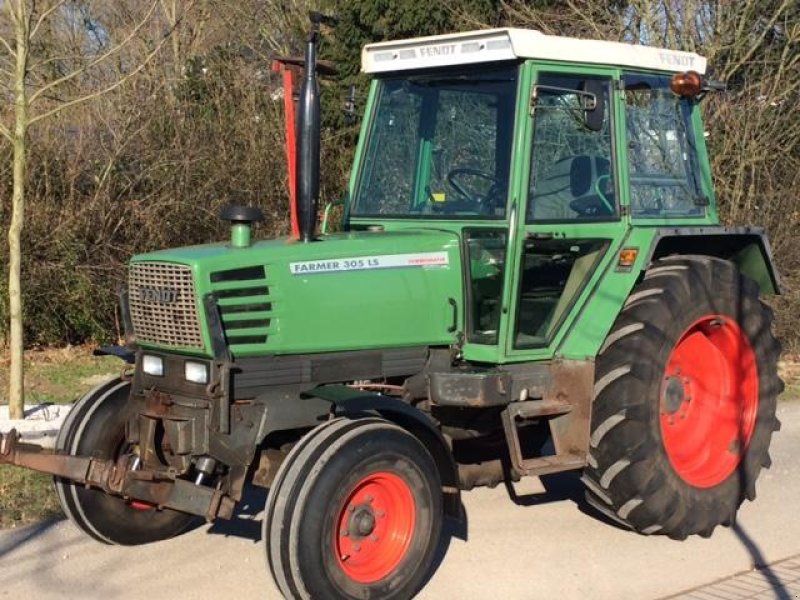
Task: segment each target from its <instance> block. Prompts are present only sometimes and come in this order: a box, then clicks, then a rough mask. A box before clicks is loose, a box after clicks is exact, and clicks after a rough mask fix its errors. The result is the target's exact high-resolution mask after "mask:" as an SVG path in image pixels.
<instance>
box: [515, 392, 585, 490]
mask: <svg viewBox="0 0 800 600" xmlns="http://www.w3.org/2000/svg"><path fill="white" fill-rule="evenodd" d="M574 408H575V405H574V404H571V403H569V402H567V401H565V400H560V399H544V400H529V401H526V402H514V403H512V404H509V405H508V406H507V407H506V409H505V410H504V411H503V412H502V413H501V419H502V422H503V430H504V432H505V437H506V443H507V445H508V453H509V456H510V458H511V466H512V467H513V469H514V470H515V471H516V472H517V473H518V474H519V475H520V476H530V475H535V476H538V475H547V474H550V473H558V472H560V471H569V470H572V469H581V468H583V467H584V466H586V454H585V452H583V453H581V452H579V451H576V450H575V448H574V446H572V445H569V444H564V443H563V440H562V439H560V438H559V436H560V435H561V436H563V435H564V433H565V432H568V431H569V429H570V427H569V424H570V423H569V421H570V417H571V416H572V415H570V413H572V412H573V410H574ZM537 418H543V419H548V420H549V421H550V423H551V428H550V429H551V432H552V434H553V441H554V444H555V446H556V450H557V453H556V454H555V455H553V456H541V457H536V458H525V457H524V456H523V455H522V448H521V444H520V441H519V428H518V427H517V419H537ZM556 420H560V421H561V422H562V424H561V426H556V427H554V426H553V423H554V421H556ZM572 420H575V417H574V416H573V419H572ZM563 446H567V448H566V449H565V451H561V452H559V451H558V450H559V448H562V447H563Z"/></svg>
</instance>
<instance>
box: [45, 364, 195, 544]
mask: <svg viewBox="0 0 800 600" xmlns="http://www.w3.org/2000/svg"><path fill="white" fill-rule="evenodd" d="M129 393H130V383H129V382H126V381H122V380H121V379H119V378H115V379H112V380H111V381H108V382H107V383H104V384H102V385H100V386H98V387H96V388H95V389H93V390H92V391H91V392H89V393H88V394H86V395H85V396H84V397H83V398H81V399H80V400H78V402H76V403H75V405H74V406H73V407H72V410H71V411H70V413H69V415H68V416H67V419H66V420H65V421H64V424H63V426H62V427H61V430H60V431H59V434H58V437H57V438H56V449H58V450H63V451H66V452H69V453H70V454H74V455H83V456H94V457H97V458H105V459H115V458H117V457H118V456H119V455H120V453H121V452H123V451H124V450H125V445H126V442H125V422H126V420H127V417H128V412H127V411H126V410H125V408H126V406H127V402H128V395H129ZM54 483H55V488H56V493H57V494H58V499H59V502H60V504H61V508H62V510H63V511H64V514H66V516H67V517H68V518H69V519H70V520H71V521H72V522H73V523H74V524H75V525H77V526H78V528H79V529H81V530H82V531H83V532H84V533H86V534H88V535H89V536H91V537H93V538H94V539H96V540H98V541H101V542H104V543H106V544H120V545H137V544H146V543H149V542H156V541H159V540H165V539H168V538H171V537H174V536H176V535H178V534H179V533H181V532H183V531H184V530H185V529H186V528H187V527H189V525H191V523H192V522H193V521H194V520H195V517H193V516H192V515H187V514H185V513H181V512H177V511H173V510H169V509H164V510H156V509H155V508H154V507H150V506H148V505H143V504H140V503H132V502H129V501H126V500H124V499H123V498H120V497H118V496H111V495H109V494H106V493H104V492H103V491H101V490H97V489H91V488H89V489H87V488H86V487H85V486H83V485H76V484H75V483H72V482H70V481H68V480H65V479H60V478H58V477H56V478H54Z"/></svg>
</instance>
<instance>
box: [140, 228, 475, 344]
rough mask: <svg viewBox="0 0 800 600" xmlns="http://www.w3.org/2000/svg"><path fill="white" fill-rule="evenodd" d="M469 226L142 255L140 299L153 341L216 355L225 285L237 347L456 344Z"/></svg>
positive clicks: (228, 328) (143, 335)
mask: <svg viewBox="0 0 800 600" xmlns="http://www.w3.org/2000/svg"><path fill="white" fill-rule="evenodd" d="M461 272H462V270H461V256H460V252H459V238H458V236H457V235H456V234H454V233H452V232H444V231H438V230H425V229H420V230H404V231H394V232H383V231H381V232H352V233H342V234H334V235H329V236H323V237H322V238H321V240H320V241H317V242H314V243H309V244H302V243H298V242H296V241H295V240H291V239H287V238H282V239H275V240H267V241H261V242H257V243H255V244H253V245H251V246H248V247H246V248H231V247H230V246H229V245H227V244H224V243H220V244H209V245H203V246H192V247H186V248H178V249H173V250H163V251H159V252H152V253H149V254H143V255H139V256H135V257H134V258H133V259H132V260H131V264H130V270H129V290H128V300H129V304H130V313H131V320H132V322H133V326H134V331H135V334H136V339H137V342H138V343H139V344H140V345H141V346H143V347H150V348H159V349H171V350H174V351H178V352H184V353H189V354H196V355H206V356H208V355H210V354H211V343H210V333H209V331H210V330H209V326H208V315H207V314H206V310H207V309H206V307H205V304H206V303H205V302H204V299H205V298H206V297H207V296H208V295H209V294H213V297H214V298H215V299H216V303H217V305H218V307H219V312H220V315H221V318H222V324H223V329H224V333H225V337H226V340H227V343H228V345H229V347H230V349H231V351H232V353H233V355H234V356H257V355H264V354H297V353H313V352H330V351H339V350H355V349H369V348H391V347H403V346H416V345H433V344H445V345H446V344H450V343H453V342H454V341H455V339H456V335H457V334H456V332H457V331H459V330H461V329H462V328H461V327H460V322H459V319H460V316H459V315H460V314H461V311H460V310H459V308H458V307H459V306H460V305H461V304H462V300H463V291H462V279H461Z"/></svg>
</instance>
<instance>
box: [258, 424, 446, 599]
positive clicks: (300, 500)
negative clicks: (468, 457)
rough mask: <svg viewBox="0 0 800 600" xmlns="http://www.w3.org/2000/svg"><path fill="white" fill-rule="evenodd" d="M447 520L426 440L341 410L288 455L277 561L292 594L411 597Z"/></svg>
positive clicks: (277, 523) (276, 506) (274, 505)
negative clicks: (346, 415)
mask: <svg viewBox="0 0 800 600" xmlns="http://www.w3.org/2000/svg"><path fill="white" fill-rule="evenodd" d="M441 528H442V492H441V482H440V479H439V473H438V471H437V468H436V465H435V463H434V460H433V458H432V457H431V455H430V453H429V452H428V451H427V449H426V448H425V447H424V446H423V445H422V444H421V443H420V442H419V440H417V439H416V438H415V437H413V436H412V435H411V434H409V433H408V432H406V431H405V430H403V429H401V428H400V427H397V426H396V425H393V424H391V423H388V422H386V421H383V420H381V419H362V420H357V421H351V420H347V419H337V420H334V421H330V422H329V423H326V424H325V425H322V426H320V427H318V428H317V429H315V430H313V431H311V432H310V433H309V434H308V435H307V436H306V438H304V439H303V440H301V441H300V442H299V443H298V445H297V446H296V447H295V449H294V450H293V451H292V453H290V455H289V456H288V457H287V459H286V461H285V462H284V464H283V465H282V466H281V470H280V472H279V473H278V475H277V476H276V479H275V485H274V486H273V489H272V490H270V496H269V499H268V501H267V512H266V516H265V519H264V539H265V541H266V544H267V558H268V562H269V566H270V569H271V572H272V575H273V578H274V579H275V581H276V583H277V584H278V587H279V588H280V590H281V592H282V593H283V595H284V596H285V597H286V598H331V599H348V600H349V599H359V600H368V599H372V598H381V599H383V598H387V599H389V598H392V599H402V598H410V597H412V596H413V595H414V594H415V593H416V592H417V591H418V589H419V587H420V586H421V585H422V583H423V581H424V579H425V577H426V575H427V573H428V571H429V569H430V567H431V564H432V561H433V555H434V552H435V550H436V546H437V544H438V540H439V535H440V532H441Z"/></svg>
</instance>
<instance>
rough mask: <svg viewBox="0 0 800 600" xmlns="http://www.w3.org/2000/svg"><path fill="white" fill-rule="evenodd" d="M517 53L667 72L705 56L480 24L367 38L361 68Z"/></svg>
mask: <svg viewBox="0 0 800 600" xmlns="http://www.w3.org/2000/svg"><path fill="white" fill-rule="evenodd" d="M519 58H533V59H539V60H548V61H550V60H552V61H564V62H577V63H591V64H597V65H609V66H616V67H631V68H634V69H646V70H656V71H665V72H669V73H675V72H680V71H697V72H698V73H700V74H701V75H702V74H704V73H705V71H706V59H705V58H704V57H702V56H700V55H699V54H695V53H694V52H680V51H678V50H666V49H664V48H653V47H651V46H638V45H634V44H622V43H619V42H604V41H600V40H581V39H577V38H570V37H560V36H557V35H545V34H543V33H542V32H541V31H535V30H531V29H484V30H482V31H467V32H463V33H454V34H448V35H435V36H431V37H421V38H412V39H407V40H397V41H391V42H379V43H376V44H368V45H366V46H364V49H363V50H362V51H361V70H362V71H364V72H365V73H385V72H389V71H406V70H411V69H428V68H432V67H445V66H451V65H467V64H473V63H482V62H493V61H502V60H514V59H519Z"/></svg>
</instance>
